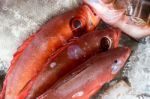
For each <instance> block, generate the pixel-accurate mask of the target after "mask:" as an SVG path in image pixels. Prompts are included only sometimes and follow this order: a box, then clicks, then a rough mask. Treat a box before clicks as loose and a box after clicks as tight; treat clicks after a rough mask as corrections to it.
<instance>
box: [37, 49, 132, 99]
mask: <svg viewBox="0 0 150 99" xmlns="http://www.w3.org/2000/svg"><path fill="white" fill-rule="evenodd" d="M130 53H131V50H130V49H129V48H128V47H118V48H114V49H111V50H108V51H106V52H103V53H99V54H96V55H95V56H93V57H91V58H90V59H88V60H87V61H86V62H84V63H83V64H81V65H79V66H78V67H77V68H76V69H74V70H73V71H71V72H70V73H68V74H67V75H66V76H64V77H63V78H62V79H61V80H59V81H57V82H56V83H55V84H54V85H53V86H52V87H51V88H49V90H48V91H46V92H45V93H44V94H42V95H41V96H39V97H38V98H37V99H49V97H50V98H51V99H90V97H91V96H92V95H93V94H95V93H96V92H97V91H98V90H99V89H100V88H101V87H102V86H103V85H104V84H105V83H107V82H109V81H111V80H112V79H114V77H115V76H116V75H117V74H118V73H119V71H120V70H121V69H122V68H123V67H124V65H125V63H126V61H127V59H128V58H129V56H130Z"/></svg>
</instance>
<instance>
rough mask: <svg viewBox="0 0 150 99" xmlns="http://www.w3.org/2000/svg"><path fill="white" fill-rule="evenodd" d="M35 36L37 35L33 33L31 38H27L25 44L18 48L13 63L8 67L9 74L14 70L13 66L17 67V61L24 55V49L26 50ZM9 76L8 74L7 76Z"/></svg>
mask: <svg viewBox="0 0 150 99" xmlns="http://www.w3.org/2000/svg"><path fill="white" fill-rule="evenodd" d="M34 37H35V35H34V34H33V35H31V36H30V37H29V38H27V39H26V40H25V41H24V42H23V44H22V45H21V46H20V47H19V48H18V50H17V52H16V53H15V54H14V56H13V59H12V61H11V65H10V67H9V69H8V72H7V74H8V75H9V73H10V72H11V71H12V70H13V68H14V67H15V64H16V62H17V60H18V59H19V58H20V56H21V55H22V53H23V51H24V50H25V48H26V47H27V46H28V45H29V44H30V43H31V41H32V40H33V38H34ZM6 77H7V76H6Z"/></svg>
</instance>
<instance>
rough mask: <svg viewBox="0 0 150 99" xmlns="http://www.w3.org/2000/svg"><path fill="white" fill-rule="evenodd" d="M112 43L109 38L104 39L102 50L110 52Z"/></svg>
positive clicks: (101, 44) (101, 43) (102, 40)
mask: <svg viewBox="0 0 150 99" xmlns="http://www.w3.org/2000/svg"><path fill="white" fill-rule="evenodd" d="M111 43H112V41H111V39H110V38H109V37H103V38H102V39H101V41H100V49H101V50H102V51H108V50H109V49H110V48H111V46H112V44H111Z"/></svg>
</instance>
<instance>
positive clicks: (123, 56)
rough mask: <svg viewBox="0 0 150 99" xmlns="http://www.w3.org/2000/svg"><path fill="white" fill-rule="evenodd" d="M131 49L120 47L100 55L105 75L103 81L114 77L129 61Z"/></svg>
mask: <svg viewBox="0 0 150 99" xmlns="http://www.w3.org/2000/svg"><path fill="white" fill-rule="evenodd" d="M130 54H131V50H130V49H129V48H128V47H118V48H115V49H111V50H109V51H108V52H104V53H102V54H101V55H100V57H101V58H100V59H101V70H102V71H103V74H104V75H105V76H103V77H102V79H103V81H106V80H108V81H109V79H112V78H114V77H115V76H116V75H117V74H118V73H119V72H120V70H121V69H122V68H123V67H124V65H125V63H126V62H127V60H128V58H129V56H130Z"/></svg>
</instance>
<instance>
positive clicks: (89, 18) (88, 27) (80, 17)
mask: <svg viewBox="0 0 150 99" xmlns="http://www.w3.org/2000/svg"><path fill="white" fill-rule="evenodd" d="M75 13H76V14H75V15H74V16H72V19H71V21H70V26H71V29H72V30H73V32H74V33H76V34H77V36H80V35H81V33H80V32H89V31H92V30H93V29H95V28H96V26H97V25H98V23H99V21H100V17H99V16H97V15H96V14H95V13H94V12H93V10H92V9H91V8H90V7H89V6H88V5H82V6H80V7H79V8H78V9H77V10H76V12H75ZM79 33H80V35H78V34H79Z"/></svg>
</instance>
